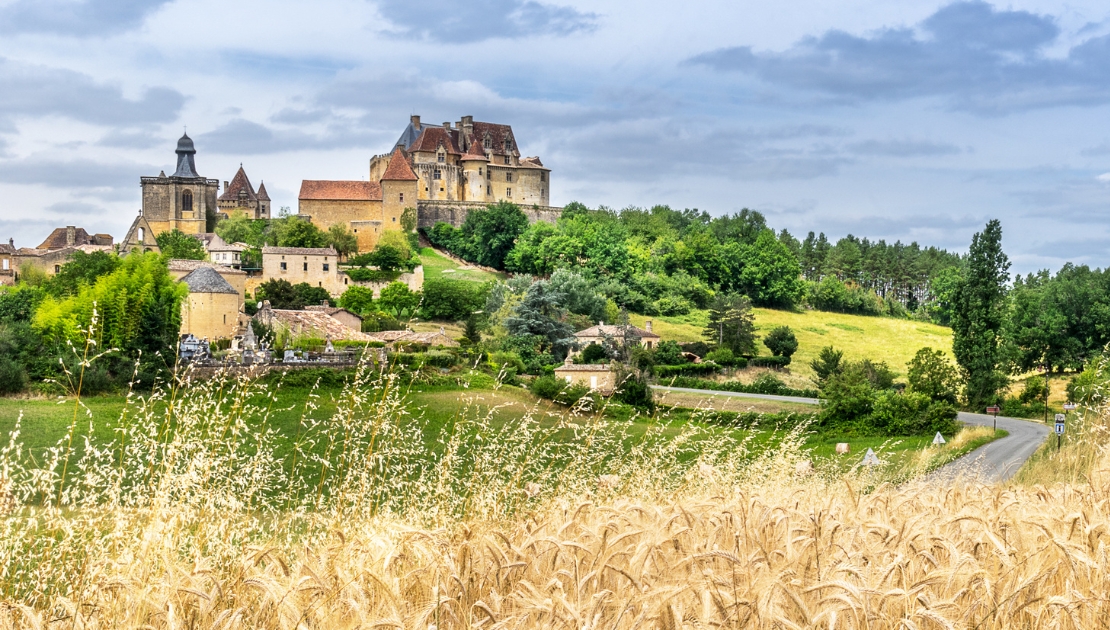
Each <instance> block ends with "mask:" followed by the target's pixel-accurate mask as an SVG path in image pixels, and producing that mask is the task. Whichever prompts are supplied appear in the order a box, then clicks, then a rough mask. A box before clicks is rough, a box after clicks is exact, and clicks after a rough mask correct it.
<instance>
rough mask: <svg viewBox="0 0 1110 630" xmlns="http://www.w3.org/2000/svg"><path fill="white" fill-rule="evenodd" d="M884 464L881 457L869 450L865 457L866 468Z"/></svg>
mask: <svg viewBox="0 0 1110 630" xmlns="http://www.w3.org/2000/svg"><path fill="white" fill-rule="evenodd" d="M882 463H883V462H882V461H880V460H879V456H878V455H875V451H873V450H871V449H867V454H866V455H864V456H863V465H864V466H878V465H879V464H882Z"/></svg>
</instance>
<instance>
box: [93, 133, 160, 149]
mask: <svg viewBox="0 0 1110 630" xmlns="http://www.w3.org/2000/svg"><path fill="white" fill-rule="evenodd" d="M165 142H166V138H165V136H164V134H157V133H154V132H150V131H134V130H125V129H113V130H111V131H109V132H108V133H106V134H105V135H104V137H103V138H101V139H100V141H99V142H97V144H98V145H100V146H104V147H120V148H124V149H150V148H153V147H156V146H158V145H160V144H164V143H165Z"/></svg>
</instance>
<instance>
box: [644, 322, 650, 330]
mask: <svg viewBox="0 0 1110 630" xmlns="http://www.w3.org/2000/svg"><path fill="white" fill-rule="evenodd" d="M644 330H646V331H648V332H651V320H650V319H649V320H647V321H646V322H644Z"/></svg>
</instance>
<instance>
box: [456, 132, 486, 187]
mask: <svg viewBox="0 0 1110 630" xmlns="http://www.w3.org/2000/svg"><path fill="white" fill-rule="evenodd" d="M460 162H462V170H463V187H462V189H463V198H462V200H463V201H488V200H489V188H488V186H489V158H487V157H486V154H485V153H483V152H482V145H481V143H479V142H471V143H470V147H469V148H467V150H466V153H464V154H463V156H462V159H461V160H460Z"/></svg>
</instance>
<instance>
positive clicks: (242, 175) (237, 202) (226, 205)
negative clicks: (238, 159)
mask: <svg viewBox="0 0 1110 630" xmlns="http://www.w3.org/2000/svg"><path fill="white" fill-rule="evenodd" d="M216 203H217V205H218V207H219V210H220V212H221V213H222V214H225V215H227V216H229V217H230V216H231V215H233V214H238V213H242V214H246V215H247V218H248V219H269V218H270V195H269V194H267V193H266V183H265V182H261V181H260V182H259V183H258V191H257V192H256V191H255V190H254V186H253V185H251V180H250V178H248V177H247V172H246V171H244V170H243V165H242V164H240V165H239V170H238V172H236V173H235V177H233V178H231V181H230V182H228V181H224V193H223V194H222V195H220V196H219V198H218V199H217V200H216Z"/></svg>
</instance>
